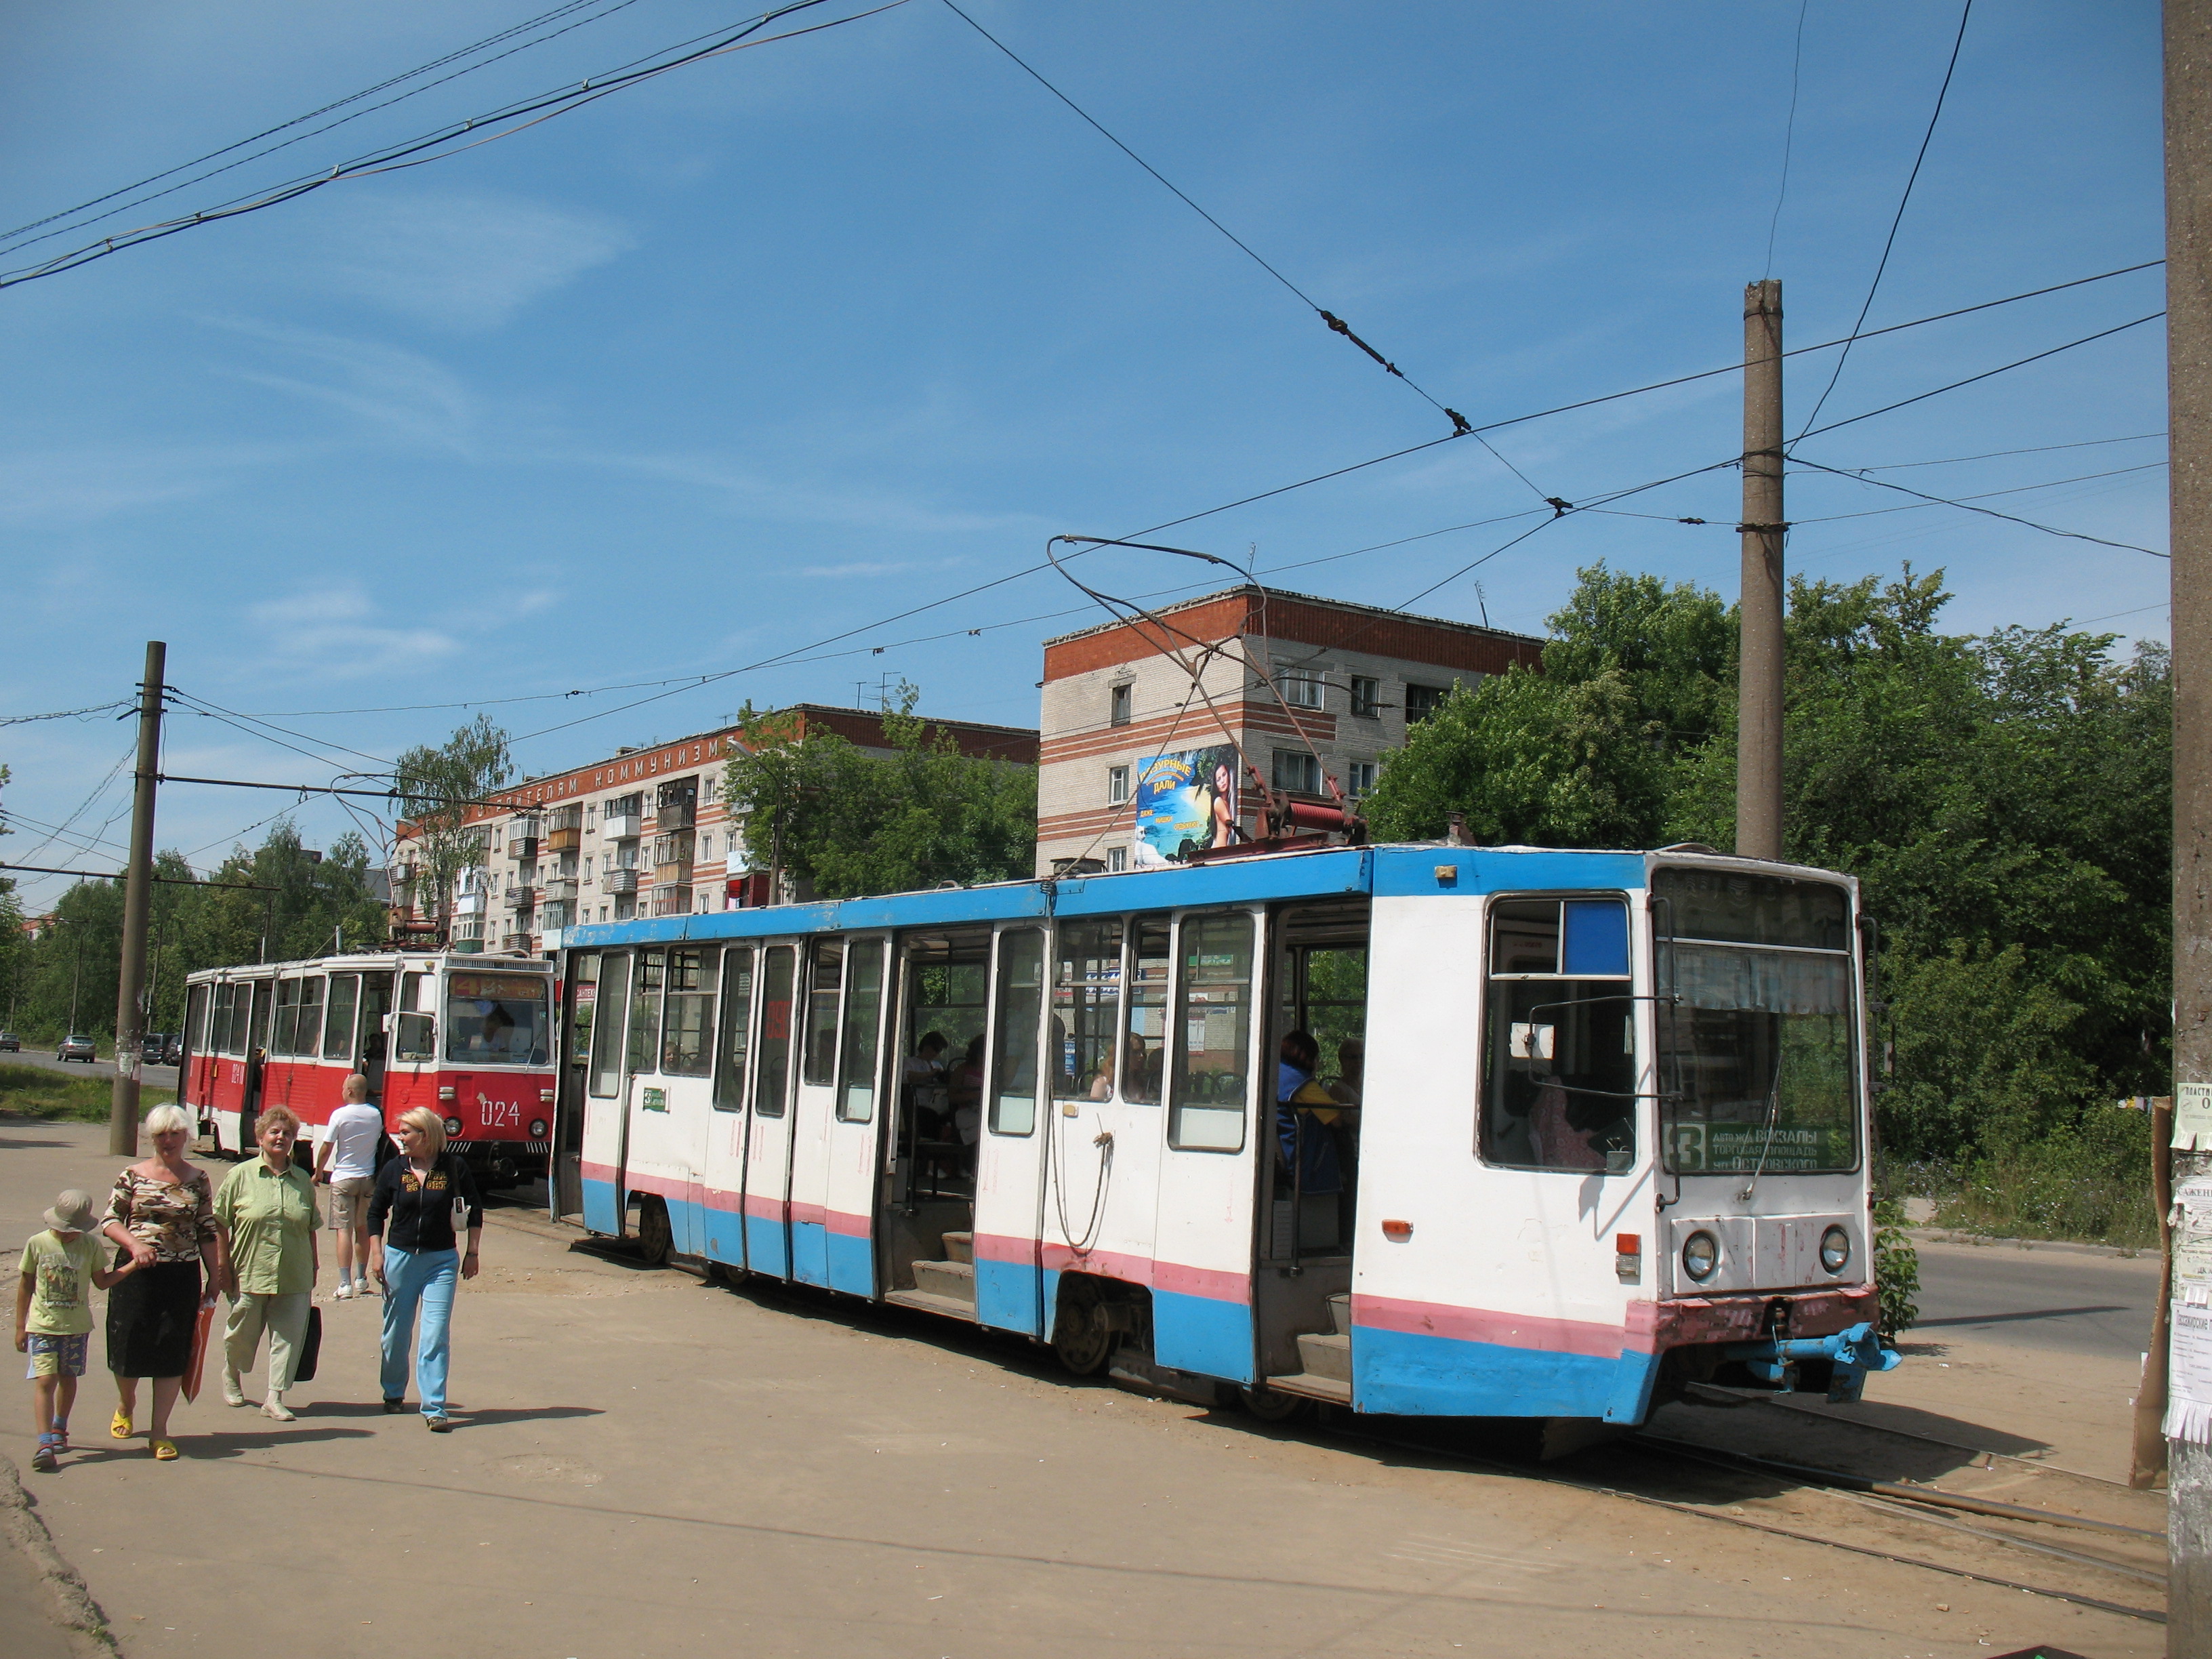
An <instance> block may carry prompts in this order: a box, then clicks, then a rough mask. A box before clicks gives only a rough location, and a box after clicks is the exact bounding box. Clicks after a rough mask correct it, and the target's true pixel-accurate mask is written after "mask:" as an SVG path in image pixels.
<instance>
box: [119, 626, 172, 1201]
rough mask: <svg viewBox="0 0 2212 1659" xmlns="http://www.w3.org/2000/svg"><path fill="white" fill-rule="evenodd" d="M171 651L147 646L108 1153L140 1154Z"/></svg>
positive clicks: (125, 895) (151, 643) (126, 875)
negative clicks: (157, 811) (150, 913)
mask: <svg viewBox="0 0 2212 1659" xmlns="http://www.w3.org/2000/svg"><path fill="white" fill-rule="evenodd" d="M168 658H169V647H167V646H166V645H164V644H163V643H162V642H161V641H159V640H149V641H147V642H146V678H144V679H143V680H142V681H140V682H139V685H138V772H137V788H136V789H135V790H134V791H133V792H132V794H131V863H130V865H129V866H128V868H126V869H125V872H124V881H123V972H122V974H121V975H119V976H118V980H117V982H116V987H115V1097H114V1100H113V1101H112V1103H111V1104H110V1105H109V1107H108V1113H107V1150H108V1152H109V1153H110V1154H111V1155H112V1156H113V1157H116V1158H130V1157H132V1156H135V1155H136V1154H137V1151H138V1080H139V1076H140V1074H141V1073H142V1072H143V1070H144V1069H145V1058H144V1056H143V1054H141V1053H140V1052H139V1048H140V1044H141V1042H142V1040H143V1037H144V1036H145V1031H146V912H147V909H148V908H149V904H150V903H151V902H152V899H153V894H154V780H155V777H156V776H158V775H160V773H161V691H162V684H161V682H162V676H163V672H164V671H165V670H166V669H167V665H168Z"/></svg>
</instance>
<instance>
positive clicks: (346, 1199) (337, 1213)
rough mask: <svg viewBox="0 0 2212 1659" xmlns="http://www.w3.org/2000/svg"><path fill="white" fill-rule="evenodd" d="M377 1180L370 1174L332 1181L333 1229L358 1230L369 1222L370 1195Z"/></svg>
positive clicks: (333, 1230)
mask: <svg viewBox="0 0 2212 1659" xmlns="http://www.w3.org/2000/svg"><path fill="white" fill-rule="evenodd" d="M375 1187H376V1182H375V1179H374V1177H373V1176H348V1177H347V1178H346V1179H345V1180H343V1181H333V1182H331V1231H332V1232H334V1233H336V1232H343V1231H346V1230H347V1229H349V1228H350V1229H352V1230H353V1231H356V1232H358V1231H360V1230H361V1229H362V1228H363V1227H365V1226H367V1225H368V1195H369V1194H370V1193H371V1192H372V1191H374V1188H375Z"/></svg>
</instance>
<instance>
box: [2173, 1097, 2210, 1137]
mask: <svg viewBox="0 0 2212 1659" xmlns="http://www.w3.org/2000/svg"><path fill="white" fill-rule="evenodd" d="M2173 1147H2174V1150H2175V1151H2176V1152H2212V1083H2184V1084H2180V1085H2178V1086H2176V1088H2175V1089H2174V1091H2173Z"/></svg>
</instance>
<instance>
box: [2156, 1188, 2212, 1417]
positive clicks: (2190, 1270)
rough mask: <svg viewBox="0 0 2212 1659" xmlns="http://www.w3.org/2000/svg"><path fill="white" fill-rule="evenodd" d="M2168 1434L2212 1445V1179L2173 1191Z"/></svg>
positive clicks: (2167, 1373) (2167, 1391) (2167, 1351)
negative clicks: (2172, 1295) (2172, 1294)
mask: <svg viewBox="0 0 2212 1659" xmlns="http://www.w3.org/2000/svg"><path fill="white" fill-rule="evenodd" d="M2172 1225H2173V1240H2172V1243H2173V1290H2174V1297H2173V1301H2172V1304H2171V1306H2172V1327H2171V1332H2172V1334H2171V1338H2170V1340H2169V1343H2168V1346H2167V1348H2166V1425H2165V1431H2166V1438H2167V1439H2169V1440H2187V1441H2190V1442H2192V1443H2195V1444H2197V1445H2200V1446H2205V1445H2212V1180H2207V1179H2205V1178H2203V1177H2202V1176H2199V1177H2198V1178H2197V1179H2196V1180H2193V1181H2185V1182H2183V1183H2182V1184H2181V1185H2180V1186H2179V1188H2176V1189H2175V1191H2174V1194H2173V1213H2172Z"/></svg>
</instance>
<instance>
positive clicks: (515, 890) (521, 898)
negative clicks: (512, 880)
mask: <svg viewBox="0 0 2212 1659" xmlns="http://www.w3.org/2000/svg"><path fill="white" fill-rule="evenodd" d="M506 902H507V908H508V909H510V910H527V909H530V908H532V907H533V906H535V905H536V904H537V902H538V890H537V889H536V888H535V887H527V886H525V885H524V884H522V883H520V882H517V883H516V884H514V885H513V886H512V887H510V888H508V889H507V900H506Z"/></svg>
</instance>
